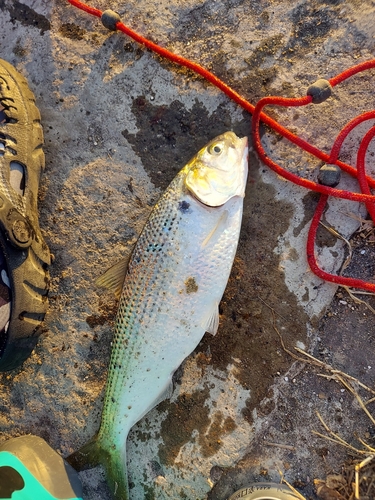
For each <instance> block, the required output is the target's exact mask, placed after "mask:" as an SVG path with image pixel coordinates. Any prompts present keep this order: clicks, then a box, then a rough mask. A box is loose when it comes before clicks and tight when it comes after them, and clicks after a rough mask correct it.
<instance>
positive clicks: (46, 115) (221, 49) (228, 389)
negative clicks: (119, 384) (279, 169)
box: [0, 0, 375, 500]
mask: <svg viewBox="0 0 375 500" xmlns="http://www.w3.org/2000/svg"><path fill="white" fill-rule="evenodd" d="M91 5H92V6H94V7H97V8H100V9H102V10H105V9H107V8H111V9H112V10H114V11H117V12H118V13H119V14H120V15H121V17H122V19H123V21H124V22H125V23H126V24H127V25H128V26H130V27H132V28H133V29H135V30H136V31H138V32H139V33H141V34H143V35H144V36H146V37H148V38H150V39H152V40H153V41H155V42H157V43H159V44H160V45H162V46H165V47H167V48H169V49H170V50H172V51H173V52H175V53H178V54H181V55H183V56H185V57H188V58H190V59H192V60H194V61H196V62H199V63H200V64H201V65H202V66H205V67H207V68H209V69H210V70H211V71H213V72H214V73H215V74H216V75H217V76H219V77H220V78H222V79H223V80H224V81H225V82H226V83H228V84H229V85H231V86H232V87H233V88H234V89H235V90H237V91H238V92H239V93H240V94H242V95H243V96H244V97H245V98H247V99H248V100H249V101H250V102H252V103H254V104H255V103H256V101H257V100H258V99H260V98H261V97H264V96H266V95H282V96H286V97H297V96H302V95H305V93H306V89H307V88H308V86H309V85H310V84H311V83H313V82H314V81H316V80H317V79H319V78H326V79H327V78H331V77H332V76H334V75H336V74H337V73H339V72H341V71H342V70H343V69H346V68H348V67H350V66H352V65H354V64H357V63H359V62H361V61H364V60H367V59H371V58H372V57H373V54H374V44H375V23H374V12H375V4H374V2H373V1H370V0H367V1H366V0H365V1H361V2H359V1H356V0H352V1H346V2H344V1H341V0H330V1H328V0H327V1H320V0H319V1H318V0H311V1H308V2H302V3H301V2H299V1H297V0H290V1H289V2H287V3H286V2H283V1H281V0H279V1H278V0H274V1H272V0H265V1H262V2H259V1H255V0H230V1H228V0H205V1H202V0H169V1H168V2H166V1H164V0H158V1H156V0H148V1H146V0H139V1H137V2H135V1H133V0H130V1H129V2H127V3H126V6H125V4H124V3H123V2H119V1H118V0H113V2H112V3H111V4H108V3H106V2H104V1H103V0H98V1H97V2H93V1H92V2H91ZM0 6H1V11H0V27H1V33H2V37H1V39H0V40H1V42H0V44H1V45H0V46H1V54H0V57H2V58H4V59H6V60H7V61H9V62H10V63H12V64H14V65H15V66H16V67H17V69H18V70H19V71H20V72H21V73H22V74H24V75H25V76H26V77H27V79H28V81H29V85H30V87H31V89H32V90H33V92H34V93H35V96H36V100H37V104H38V107H39V109H40V111H41V115H42V120H43V126H44V133H45V154H46V169H45V172H44V175H43V178H42V181H41V187H40V199H39V207H40V224H41V227H42V229H43V231H44V235H45V238H46V241H47V242H48V244H49V246H50V248H51V251H52V253H53V254H54V255H55V261H54V264H53V265H52V266H51V270H50V272H51V278H52V284H51V292H50V310H49V313H48V315H47V317H46V321H45V329H44V333H43V335H42V337H41V339H40V341H39V343H38V345H37V348H36V349H35V351H34V353H33V355H32V356H31V357H30V359H29V360H27V362H25V363H24V365H23V367H22V368H21V369H19V370H15V371H13V372H10V373H6V374H1V375H0V380H1V382H0V401H1V402H0V405H1V411H0V441H1V440H6V439H9V438H11V437H16V436H19V435H23V434H28V433H31V434H36V435H39V436H41V437H43V438H44V439H46V441H47V442H48V443H49V444H50V445H51V446H52V447H54V448H55V449H56V450H58V451H59V452H60V453H61V454H62V455H63V456H67V455H69V454H70V453H71V452H73V451H74V450H75V449H77V448H78V447H79V446H80V445H82V444H83V443H84V442H85V441H87V440H88V439H89V438H90V437H91V436H92V435H93V434H94V433H95V432H96V430H97V429H98V426H99V422H100V414H101V406H102V401H103V393H104V385H105V381H106V370H107V366H108V361H109V355H110V342H111V337H112V331H113V323H114V317H115V313H116V307H117V303H116V301H115V299H114V298H113V297H112V295H111V294H110V293H109V292H103V290H101V289H99V288H97V287H96V286H95V278H96V277H97V276H99V275H100V274H101V273H102V272H103V271H105V270H106V269H107V268H108V267H109V266H110V265H111V264H113V263H115V262H116V261H117V260H119V259H121V258H123V257H125V256H126V255H127V253H128V252H129V250H130V248H131V246H132V244H133V243H134V241H135V240H136V238H137V235H138V234H139V232H140V230H141V228H142V226H143V224H144V223H145V221H146V219H147V216H148V214H149V213H150V210H151V209H152V207H153V205H154V204H155V202H156V200H157V199H158V197H159V196H160V194H161V193H162V191H163V190H164V189H165V187H166V186H167V185H168V183H169V182H170V181H171V179H172V178H173V177H174V175H175V174H176V173H177V171H178V170H179V169H180V168H182V166H183V165H184V164H185V163H186V161H188V160H189V159H190V157H191V156H193V155H194V154H195V152H196V151H198V149H200V148H201V147H202V146H203V145H204V144H205V143H207V142H208V141H209V140H210V139H212V138H213V137H215V136H216V135H218V134H220V133H222V132H224V131H226V130H229V129H231V130H233V131H235V132H236V133H237V134H238V135H241V136H243V135H248V136H249V135H250V121H251V117H250V116H249V114H248V113H246V112H244V111H243V110H241V109H240V108H239V107H238V106H237V105H236V104H234V103H232V102H230V101H229V100H228V99H227V98H226V97H225V96H224V95H223V94H222V93H221V92H220V91H219V90H217V89H215V88H214V87H212V86H211V85H209V84H207V83H206V82H205V81H203V80H202V79H201V78H199V77H197V76H196V75H194V74H193V73H190V72H189V71H186V70H184V69H181V68H178V67H176V66H174V65H173V64H171V63H170V62H168V61H166V60H162V59H161V58H160V57H158V56H155V55H154V54H153V53H151V52H150V51H148V50H146V49H145V48H144V47H142V46H140V45H138V44H136V43H135V42H133V41H132V40H130V39H129V38H127V37H125V36H124V35H123V34H122V33H119V32H110V31H108V30H106V29H105V28H104V27H103V26H102V25H101V23H100V21H99V20H98V19H97V18H94V17H91V16H89V15H88V14H85V13H83V12H81V11H79V10H77V9H75V8H74V7H72V6H71V5H69V4H68V2H65V1H58V0H53V1H50V0H48V1H47V0H32V1H31V0H24V2H21V1H14V0H0ZM372 107H373V72H366V73H364V74H363V75H360V76H357V77H354V78H352V79H350V80H349V81H347V82H345V83H344V84H342V85H339V86H338V87H336V88H335V89H334V92H333V96H332V97H331V98H330V99H329V100H328V101H325V102H323V103H322V104H317V105H310V106H307V107H305V108H291V109H280V108H274V109H270V110H269V112H270V114H272V116H273V117H275V118H276V119H277V120H278V121H280V123H282V124H284V125H286V126H287V127H288V128H290V129H291V130H292V131H293V132H295V133H297V134H299V135H300V136H301V137H303V138H304V139H306V140H309V141H310V142H311V143H313V144H314V145H315V146H317V147H319V148H321V149H322V150H325V151H329V150H330V147H331V146H332V142H333V140H334V138H335V136H336V135H337V133H338V132H339V130H340V128H342V127H343V126H344V125H345V124H346V123H347V122H348V121H349V120H350V119H351V118H353V117H355V116H357V115H359V114H360V113H361V112H363V111H365V110H370V109H371V108H372ZM368 127H369V125H368V124H367V125H365V126H361V127H360V129H359V130H357V129H356V130H355V131H354V132H353V133H352V134H351V135H350V136H349V138H348V139H347V140H346V141H345V144H344V149H343V153H342V159H343V160H345V161H347V162H349V163H351V164H354V163H355V158H356V152H357V149H358V145H359V142H360V139H361V137H362V136H363V134H364V132H365V131H366V130H367V129H368ZM263 133H264V135H263V141H264V145H265V148H266V151H267V153H268V154H269V155H270V156H271V157H272V158H273V159H274V160H276V161H279V162H280V163H281V164H282V165H283V166H285V167H287V168H289V169H290V170H292V171H294V172H296V173H300V174H301V175H304V176H306V177H307V178H311V179H316V178H317V176H318V173H319V168H320V167H321V163H320V162H318V161H317V160H315V159H314V158H312V157H310V156H308V155H307V154H305V153H303V152H301V151H300V150H298V149H297V148H296V147H294V146H293V147H292V146H291V145H290V144H288V143H287V142H286V141H285V140H284V139H283V140H280V137H279V136H277V135H276V134H274V133H273V132H272V131H270V130H268V129H265V130H264V131H263ZM370 154H371V156H373V154H374V148H372V150H371V151H370ZM370 154H369V158H370ZM369 163H370V162H369ZM369 167H370V169H371V165H370V166H369ZM249 168H250V170H249V180H248V186H247V194H246V198H245V211H244V219H243V227H242V234H241V239H240V244H239V249H238V253H237V257H236V260H235V263H234V267H233V271H232V275H231V279H230V281H229V284H228V287H227V290H226V292H225V296H224V298H223V301H222V303H221V306H220V313H221V323H220V328H219V332H218V334H217V335H216V336H215V337H212V336H210V335H208V334H207V335H206V336H205V337H204V339H203V340H202V342H201V343H200V345H199V346H198V348H197V349H196V351H195V352H194V353H193V354H192V355H191V356H190V357H189V358H188V359H187V360H186V361H185V363H184V364H183V366H182V367H181V368H180V369H179V370H178V371H177V372H176V374H175V377H174V391H173V394H172V396H171V398H170V399H167V400H165V401H164V402H162V403H161V404H160V405H159V406H158V407H157V408H155V409H154V410H152V411H151V412H150V413H149V414H148V415H146V416H145V417H144V419H143V420H142V421H141V422H139V423H138V424H137V425H136V426H135V427H134V428H133V431H132V433H131V435H130V436H129V440H128V456H129V463H128V468H129V475H130V480H131V492H132V493H131V498H132V500H143V499H150V500H151V499H174V500H175V499H179V498H181V499H184V498H186V499H189V500H193V499H194V500H195V499H203V498H207V499H210V500H225V499H226V498H227V497H228V496H229V495H230V494H231V493H233V492H234V491H235V490H236V488H239V487H242V486H245V485H246V484H247V483H249V482H251V481H252V480H258V479H259V478H262V479H263V480H264V479H273V480H275V481H279V480H280V475H279V471H281V472H282V473H283V474H284V475H285V478H286V479H287V480H288V481H289V482H292V483H294V484H295V485H296V486H297V487H299V490H300V491H301V492H302V493H303V494H304V495H306V497H309V498H310V497H311V498H315V492H314V488H313V479H314V478H315V477H322V478H324V477H325V474H327V473H328V472H331V471H332V470H336V471H337V470H338V468H339V467H340V465H341V464H342V463H343V462H344V460H345V459H346V457H347V452H346V450H345V449H344V448H340V447H338V446H337V445H333V444H332V443H329V442H328V441H324V440H323V439H322V438H319V437H317V436H316V435H314V434H312V430H314V429H318V430H320V431H322V427H321V424H320V422H319V420H318V418H317V417H316V411H319V412H320V413H321V414H322V416H324V418H325V419H326V420H327V422H329V423H330V425H331V426H332V428H333V430H334V431H335V432H337V433H339V434H340V435H342V436H343V437H344V438H345V439H347V440H349V441H352V440H353V439H354V433H355V432H357V433H358V434H359V435H365V434H366V432H367V433H370V434H371V435H372V436H373V430H372V429H371V432H370V430H369V425H370V422H367V420H366V419H365V417H364V413H363V412H362V410H360V408H359V407H358V405H357V404H356V403H355V400H354V398H353V396H352V395H351V394H349V393H348V392H347V391H345V390H344V391H342V388H341V386H339V385H338V384H337V383H336V382H334V381H329V380H325V379H322V378H320V377H318V376H317V370H316V369H315V368H313V367H312V366H311V365H310V364H306V363H305V364H304V363H301V362H298V361H296V360H295V359H293V358H292V357H291V356H290V355H289V354H288V353H287V352H286V351H285V350H284V349H283V347H282V343H281V341H280V337H279V336H278V334H277V332H276V330H278V332H279V333H280V334H281V335H282V338H283V341H284V343H285V346H286V347H287V349H289V350H290V351H293V349H294V346H296V345H299V346H305V347H306V349H308V350H309V352H312V353H314V355H316V356H317V357H319V358H320V359H322V360H324V361H326V362H329V363H331V364H332V365H333V366H335V367H337V368H339V369H341V370H343V371H345V372H347V373H350V374H351V375H352V376H354V377H358V378H359V379H361V380H362V381H364V382H365V383H367V384H372V383H373V380H374V376H373V372H374V370H375V359H374V357H375V355H374V352H373V349H372V346H373V344H374V339H375V329H374V327H373V314H372V312H371V311H370V310H369V309H367V308H366V307H365V306H364V305H363V304H356V303H354V302H353V301H352V299H350V298H348V296H347V295H345V292H342V291H341V292H339V293H341V295H338V294H336V295H335V292H336V287H334V286H333V285H331V284H328V283H323V282H322V281H321V280H319V279H318V278H316V277H315V276H314V275H313V274H312V273H311V272H310V271H309V269H308V265H307V262H306V257H305V244H306V234H307V231H308V227H309V222H310V220H311V217H312V214H313V211H314V208H315V206H316V203H317V196H316V195H315V194H313V193H310V192H308V191H305V190H303V189H302V188H300V187H298V186H295V185H292V184H290V183H288V182H286V181H284V180H282V179H280V178H279V177H277V176H276V175H275V174H274V173H273V172H271V171H269V170H268V169H267V167H265V166H264V165H262V164H260V162H259V160H258V158H257V157H256V155H255V153H254V152H253V151H250V157H249ZM373 169H374V167H373ZM339 187H340V188H342V189H355V190H357V189H358V188H357V187H356V182H355V181H353V180H352V179H349V178H348V176H347V175H345V174H343V175H342V179H341V181H340V184H339ZM365 215H366V210H365V209H364V207H361V206H359V205H358V204H355V203H350V202H343V201H340V200H333V199H332V200H330V201H329V209H328V211H327V212H326V214H325V223H326V224H328V225H332V226H333V227H334V228H335V229H336V231H338V232H339V233H340V234H342V235H343V236H344V237H345V238H348V237H350V236H351V235H352V234H353V233H354V231H356V229H357V228H358V226H359V220H360V219H361V218H364V217H365ZM362 234H364V233H362ZM366 234H367V233H366ZM353 245H354V247H355V249H356V253H355V259H353V262H352V264H351V268H348V270H347V272H349V271H350V273H351V275H356V276H358V277H363V278H367V279H372V278H373V276H374V266H373V262H374V254H375V251H374V247H373V245H374V243H373V241H371V237H366V238H361V237H358V238H356V239H355V241H354V243H353ZM345 251H346V247H345V244H344V243H343V241H342V240H340V239H337V238H335V237H334V236H332V234H331V233H329V232H328V231H326V230H325V229H323V228H321V229H320V231H319V235H318V239H317V253H318V255H319V261H320V262H321V264H322V265H323V267H324V269H325V270H327V271H331V272H338V271H339V269H340V267H341V265H342V262H343V259H344V256H345ZM368 300H369V302H370V303H372V304H373V306H374V300H373V299H371V298H370V299H368ZM371 301H372V302H371ZM361 433H362V434H361ZM81 479H82V481H83V484H84V489H85V498H86V499H87V500H96V499H101V500H106V499H107V498H110V496H109V493H108V492H107V490H106V485H105V481H104V478H103V475H102V471H101V469H100V468H97V469H93V470H90V471H87V472H84V473H81Z"/></svg>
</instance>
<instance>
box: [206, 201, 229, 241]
mask: <svg viewBox="0 0 375 500" xmlns="http://www.w3.org/2000/svg"><path fill="white" fill-rule="evenodd" d="M228 216H229V212H228V210H224V211H223V213H222V214H221V216H220V217H219V220H218V221H217V223H216V224H215V226H214V228H213V229H212V230H211V231H210V232H209V233H208V235H207V236H206V238H205V239H204V241H203V243H202V247H205V246H207V245H208V243H209V242H211V241H214V243H215V239H216V237H217V235H220V234H221V233H222V232H223V230H224V226H225V225H226V224H227V222H228Z"/></svg>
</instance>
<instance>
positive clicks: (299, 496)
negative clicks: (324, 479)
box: [279, 469, 306, 500]
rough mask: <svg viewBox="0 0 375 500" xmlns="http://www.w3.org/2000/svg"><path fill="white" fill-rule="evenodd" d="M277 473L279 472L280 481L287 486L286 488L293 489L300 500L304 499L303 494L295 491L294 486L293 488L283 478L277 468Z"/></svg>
mask: <svg viewBox="0 0 375 500" xmlns="http://www.w3.org/2000/svg"><path fill="white" fill-rule="evenodd" d="M279 474H280V479H281V483H285V484H286V485H287V486H288V488H290V489H291V491H293V493H294V494H295V495H297V496H298V498H300V499H301V500H306V498H305V497H304V496H303V495H301V493H300V492H299V491H297V490H296V489H295V488H293V486H292V485H291V484H289V483H288V481H287V480H286V479H285V478H284V474H283V473H282V472H281V470H280V469H279Z"/></svg>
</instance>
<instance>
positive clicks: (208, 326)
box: [202, 302, 219, 335]
mask: <svg viewBox="0 0 375 500" xmlns="http://www.w3.org/2000/svg"><path fill="white" fill-rule="evenodd" d="M202 326H203V327H204V329H205V330H206V332H208V333H211V335H216V332H217V330H218V328H219V305H218V303H217V302H215V304H214V307H213V308H212V310H211V311H210V312H209V314H208V315H207V318H206V320H205V321H204V324H203V325H202Z"/></svg>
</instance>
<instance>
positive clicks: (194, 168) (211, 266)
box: [68, 132, 247, 500]
mask: <svg viewBox="0 0 375 500" xmlns="http://www.w3.org/2000/svg"><path fill="white" fill-rule="evenodd" d="M246 177H247V139H246V138H243V139H239V138H238V137H237V136H236V135H235V134H234V133H233V132H226V133H225V134H223V135H221V136H219V137H217V138H216V139H214V140H213V141H211V142H210V143H209V144H208V145H207V146H206V147H205V148H203V149H201V150H200V151H199V152H198V153H197V154H196V155H195V157H194V158H193V159H192V160H191V161H190V162H189V163H188V164H187V165H186V166H185V167H184V168H183V169H182V170H181V171H180V173H179V174H178V175H177V176H176V177H175V179H174V180H173V181H172V182H171V184H170V185H169V187H168V188H167V190H166V191H165V192H164V194H163V196H162V197H161V199H160V201H159V202H158V203H157V204H156V206H155V207H154V209H153V211H152V212H151V215H150V217H149V219H148V221H147V223H146V225H145V227H144V229H143V231H142V233H141V235H140V237H139V238H138V241H137V243H136V246H135V248H134V250H133V253H132V256H131V259H130V262H129V264H128V268H127V273H126V275H125V280H124V284H123V288H122V293H121V297H120V303H119V309H118V313H117V317H116V326H115V333H114V338H113V343H112V353H111V360H110V366H109V370H108V380H107V387H106V395H105V400H104V406H103V413H102V419H101V425H100V429H99V432H98V434H97V436H96V437H94V438H93V439H92V440H91V441H89V442H88V443H87V444H86V445H84V446H83V447H82V448H81V449H80V450H78V451H77V452H75V453H73V454H72V455H71V456H70V457H68V461H69V462H70V463H71V464H72V465H73V466H74V467H76V468H82V466H83V465H84V463H89V464H91V465H93V464H95V463H97V462H98V461H99V462H101V463H102V464H103V465H104V467H105V469H106V475H107V480H108V483H109V485H110V487H111V490H112V492H113V495H114V497H115V498H116V499H121V500H128V499H129V491H128V479H127V471H126V438H127V435H128V433H129V430H130V428H131V427H132V426H133V425H134V424H135V423H136V422H137V421H138V420H139V419H140V418H142V416H143V415H144V414H145V413H146V412H147V411H149V410H150V409H151V408H153V407H154V406H155V405H156V404H157V403H158V402H159V401H161V399H162V395H163V394H164V393H165V391H166V389H167V388H168V386H169V385H170V382H171V379H172V375H173V373H174V371H175V370H176V368H177V367H178V366H179V365H180V364H181V363H182V362H183V360H184V359H185V358H186V357H187V356H188V355H189V354H190V353H191V352H192V351H193V350H194V349H195V348H196V346H197V345H198V343H199V342H200V340H201V338H202V337H203V335H204V333H205V331H209V332H211V333H216V330H217V327H218V305H219V302H220V300H221V297H222V295H223V293H224V290H225V287H226V284H227V281H228V278H229V273H230V270H231V267H232V263H233V260H234V256H235V253H236V248H237V242H238V238H239V233H240V227H241V219H242V206H243V197H244V195H245V185H246ZM120 267H121V266H120ZM115 268H116V269H117V267H116V266H115ZM103 283H104V282H103ZM117 283H118V280H117V279H116V276H115V275H112V274H111V273H110V274H109V275H108V284H110V286H114V284H117Z"/></svg>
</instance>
